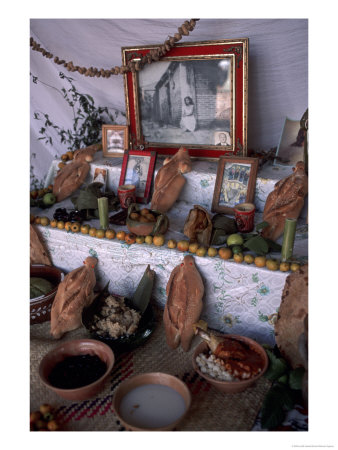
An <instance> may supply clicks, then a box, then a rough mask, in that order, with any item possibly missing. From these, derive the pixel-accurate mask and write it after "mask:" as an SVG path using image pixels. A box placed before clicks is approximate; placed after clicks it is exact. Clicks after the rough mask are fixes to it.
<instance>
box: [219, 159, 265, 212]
mask: <svg viewBox="0 0 338 450" xmlns="http://www.w3.org/2000/svg"><path fill="white" fill-rule="evenodd" d="M257 170H258V159H257V158H245V157H240V156H238V157H232V156H221V157H220V158H219V161H218V166H217V177H216V183H215V190H214V196H213V200H212V208H211V210H212V211H213V212H219V213H224V214H234V207H235V206H236V205H238V204H239V203H244V202H247V203H253V200H254V196H255V185H256V177H257Z"/></svg>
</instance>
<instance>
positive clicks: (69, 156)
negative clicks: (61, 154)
mask: <svg viewBox="0 0 338 450" xmlns="http://www.w3.org/2000/svg"><path fill="white" fill-rule="evenodd" d="M66 155H67V156H68V159H69V160H70V161H71V160H72V159H74V152H72V151H71V150H69V152H66Z"/></svg>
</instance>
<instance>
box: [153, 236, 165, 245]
mask: <svg viewBox="0 0 338 450" xmlns="http://www.w3.org/2000/svg"><path fill="white" fill-rule="evenodd" d="M153 244H154V245H156V247H161V245H163V244H164V236H163V235H162V234H156V235H155V236H154V237H153Z"/></svg>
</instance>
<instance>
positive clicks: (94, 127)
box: [30, 72, 125, 150]
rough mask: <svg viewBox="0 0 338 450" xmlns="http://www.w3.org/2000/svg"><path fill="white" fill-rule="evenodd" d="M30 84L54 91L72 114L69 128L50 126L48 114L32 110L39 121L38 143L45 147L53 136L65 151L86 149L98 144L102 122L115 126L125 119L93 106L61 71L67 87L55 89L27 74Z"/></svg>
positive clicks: (115, 113)
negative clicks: (29, 77) (118, 119)
mask: <svg viewBox="0 0 338 450" xmlns="http://www.w3.org/2000/svg"><path fill="white" fill-rule="evenodd" d="M30 75H31V77H32V82H33V83H34V84H37V83H38V82H39V83H41V84H43V85H45V86H47V87H49V88H52V89H55V90H56V91H57V92H58V93H59V94H60V95H61V96H62V98H63V100H64V101H65V103H66V105H67V106H68V107H69V108H71V111H72V115H73V123H72V126H71V128H64V127H61V126H59V125H57V124H55V123H53V121H52V119H51V118H50V116H49V114H47V113H44V112H41V111H35V112H34V115H33V118H34V119H35V120H39V121H41V122H42V125H41V128H40V130H39V134H40V135H41V137H39V138H38V140H42V141H44V142H45V143H46V144H47V145H53V144H54V142H53V135H55V134H56V135H57V136H58V139H59V141H60V143H61V144H62V145H66V146H67V150H77V149H79V148H82V147H88V146H90V145H92V144H95V143H97V142H99V141H100V140H101V139H102V135H101V132H102V125H103V124H105V123H111V124H114V123H116V122H115V121H116V118H117V117H118V116H119V115H122V116H125V114H124V113H122V112H120V111H117V110H114V113H113V114H112V113H111V112H110V111H109V109H108V107H106V106H96V105H95V101H94V99H93V97H92V96H91V95H89V94H82V93H80V92H79V91H78V90H77V88H76V86H75V84H74V82H73V78H71V77H67V76H66V75H65V74H64V73H62V72H60V73H59V77H60V78H61V80H64V81H65V83H66V87H62V88H61V89H57V88H56V87H54V86H51V85H49V84H47V83H45V82H43V81H41V80H39V79H38V77H36V76H34V75H33V74H30Z"/></svg>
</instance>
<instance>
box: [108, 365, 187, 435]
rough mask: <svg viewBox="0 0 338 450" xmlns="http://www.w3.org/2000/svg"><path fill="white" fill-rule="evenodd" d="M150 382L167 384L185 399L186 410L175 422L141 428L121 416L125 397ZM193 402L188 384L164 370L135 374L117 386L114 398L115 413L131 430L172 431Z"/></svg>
mask: <svg viewBox="0 0 338 450" xmlns="http://www.w3.org/2000/svg"><path fill="white" fill-rule="evenodd" d="M149 384H157V385H162V386H167V387H169V388H172V389H174V390H175V391H176V392H178V393H179V394H180V395H181V397H182V398H183V400H184V404H185V411H184V413H183V415H181V417H179V418H178V419H177V420H175V421H174V422H171V423H170V424H169V425H167V426H163V427H159V428H140V427H137V426H134V425H132V424H130V423H128V422H127V421H126V419H125V418H124V417H123V416H121V410H120V405H121V402H122V399H123V397H124V396H125V395H126V394H127V393H129V392H130V391H132V390H133V389H135V388H137V387H139V386H143V385H149ZM190 404H191V393H190V391H189V389H188V387H187V385H186V384H185V383H184V382H183V381H181V380H180V379H178V378H177V377H174V376H173V375H169V374H167V373H162V372H151V373H142V374H140V375H135V376H133V377H131V378H129V379H127V380H125V381H123V382H122V383H121V384H120V386H119V387H118V388H117V390H116V391H115V394H114V398H113V408H114V411H115V414H116V415H117V417H118V419H119V420H120V421H121V423H122V424H123V425H124V427H125V428H126V429H127V430H129V431H170V430H173V429H174V428H176V427H177V426H178V425H179V424H180V423H181V422H182V421H183V419H184V418H185V417H186V415H187V413H188V411H189V408H190ZM166 407H167V405H165V404H164V405H163V408H164V409H165V408H166Z"/></svg>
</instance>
